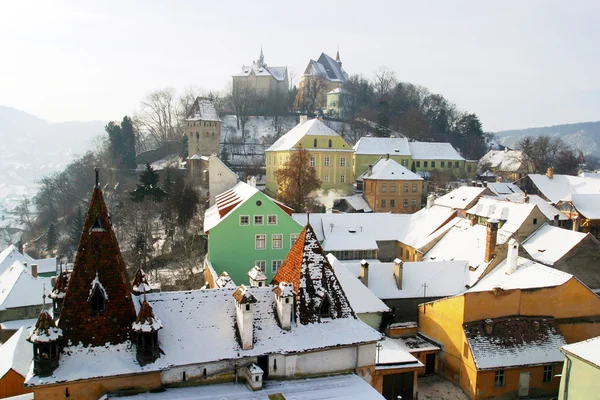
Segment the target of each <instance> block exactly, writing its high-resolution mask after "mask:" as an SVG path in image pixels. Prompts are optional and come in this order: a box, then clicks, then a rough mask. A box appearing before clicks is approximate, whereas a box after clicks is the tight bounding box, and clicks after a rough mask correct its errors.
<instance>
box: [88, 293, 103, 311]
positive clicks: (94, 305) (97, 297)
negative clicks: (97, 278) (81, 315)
mask: <svg viewBox="0 0 600 400" xmlns="http://www.w3.org/2000/svg"><path fill="white" fill-rule="evenodd" d="M90 310H91V311H92V313H94V314H97V313H101V312H103V311H104V296H102V293H101V292H100V290H94V293H92V298H91V299H90Z"/></svg>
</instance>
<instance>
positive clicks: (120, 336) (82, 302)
mask: <svg viewBox="0 0 600 400" xmlns="http://www.w3.org/2000/svg"><path fill="white" fill-rule="evenodd" d="M135 319H136V313H135V307H134V305H133V300H132V298H131V285H130V280H129V278H128V276H127V270H126V267H125V262H124V261H123V258H122V256H121V250H120V249H119V243H118V242H117V238H116V236H115V233H114V231H113V229H112V225H111V222H110V218H109V216H108V209H107V207H106V204H105V202H104V197H103V195H102V189H101V188H100V183H99V177H98V171H96V185H95V186H94V190H93V191H92V198H91V200H90V206H89V209H88V212H87V216H86V218H85V222H84V225H83V234H82V235H81V239H80V240H79V246H78V248H77V257H76V258H75V264H74V266H73V270H72V271H71V276H70V279H69V282H68V290H67V291H66V294H65V296H64V301H63V303H62V310H61V312H60V319H59V321H58V326H59V328H61V329H62V332H63V335H64V339H65V342H68V341H69V340H70V341H71V342H72V343H73V344H77V343H79V342H81V343H83V345H85V346H88V345H92V346H100V345H104V344H105V343H108V342H110V343H122V342H124V341H126V340H127V339H128V336H129V330H130V327H131V324H132V323H133V322H134V321H135Z"/></svg>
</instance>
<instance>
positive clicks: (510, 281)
mask: <svg viewBox="0 0 600 400" xmlns="http://www.w3.org/2000/svg"><path fill="white" fill-rule="evenodd" d="M507 272H508V263H507V260H504V261H502V262H501V263H500V264H498V265H497V266H496V268H494V269H493V270H492V271H491V272H490V273H488V274H487V275H486V276H484V277H483V278H482V279H481V280H480V281H479V282H478V283H477V284H476V285H475V286H473V287H472V288H471V289H469V292H487V291H493V290H497V289H501V290H515V289H541V288H546V287H555V286H560V285H563V284H564V283H566V282H567V281H568V280H569V279H571V278H573V275H571V274H568V273H566V272H562V271H559V270H557V269H554V268H551V267H546V266H545V265H542V264H539V263H537V262H535V261H532V260H528V259H526V258H523V257H519V258H518V259H517V269H516V271H514V272H512V273H507Z"/></svg>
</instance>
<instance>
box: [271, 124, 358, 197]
mask: <svg viewBox="0 0 600 400" xmlns="http://www.w3.org/2000/svg"><path fill="white" fill-rule="evenodd" d="M300 149H305V150H308V151H309V152H310V156H311V159H310V166H311V167H314V168H315V170H316V171H317V177H318V178H319V179H320V180H321V189H322V190H326V191H327V190H339V191H342V192H345V193H350V192H351V191H352V183H353V182H354V177H353V175H352V148H351V147H350V145H348V143H346V141H345V140H344V139H343V138H342V137H341V136H340V135H339V134H338V133H337V132H335V131H334V130H333V129H331V128H329V127H328V126H327V125H325V124H324V123H323V121H321V120H319V119H311V120H307V119H306V117H304V118H301V119H300V123H299V124H298V125H296V126H295V127H294V128H293V129H292V130H290V131H289V132H288V133H286V134H285V135H283V136H282V137H281V138H279V140H277V141H276V142H275V143H273V145H272V146H271V147H269V148H268V149H267V150H266V151H265V155H266V159H267V184H266V190H267V192H269V193H270V194H272V195H275V194H276V193H277V189H278V185H277V180H276V178H275V172H276V171H277V170H278V169H279V168H282V167H283V166H284V165H285V164H286V163H287V162H288V161H289V159H290V155H291V153H292V152H293V151H296V150H300ZM299 173H301V171H299Z"/></svg>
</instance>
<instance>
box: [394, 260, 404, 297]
mask: <svg viewBox="0 0 600 400" xmlns="http://www.w3.org/2000/svg"><path fill="white" fill-rule="evenodd" d="M403 273H404V262H403V261H402V260H401V259H399V258H396V259H395V260H394V277H395V278H396V286H398V289H400V290H402V275H403Z"/></svg>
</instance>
